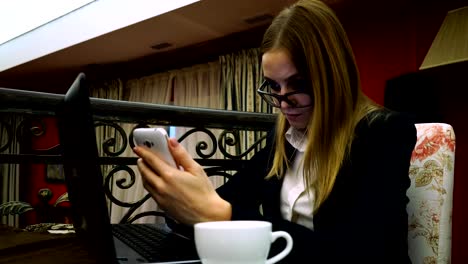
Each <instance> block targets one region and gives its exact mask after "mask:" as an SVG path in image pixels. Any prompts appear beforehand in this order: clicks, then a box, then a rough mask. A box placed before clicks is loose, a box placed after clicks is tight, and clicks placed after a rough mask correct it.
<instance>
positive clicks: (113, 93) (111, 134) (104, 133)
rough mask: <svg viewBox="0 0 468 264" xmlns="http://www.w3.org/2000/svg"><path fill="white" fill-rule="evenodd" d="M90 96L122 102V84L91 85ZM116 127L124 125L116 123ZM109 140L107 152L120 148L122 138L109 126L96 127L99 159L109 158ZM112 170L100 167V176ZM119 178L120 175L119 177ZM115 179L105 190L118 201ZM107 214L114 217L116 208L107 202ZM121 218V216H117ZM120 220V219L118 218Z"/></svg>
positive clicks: (108, 82) (114, 81) (108, 166)
mask: <svg viewBox="0 0 468 264" xmlns="http://www.w3.org/2000/svg"><path fill="white" fill-rule="evenodd" d="M91 96H92V97H97V98H103V99H112V100H122V99H123V82H122V80H120V79H115V80H107V81H103V82H101V83H93V84H92V85H91ZM117 125H120V126H122V125H125V124H122V123H118V124H117ZM109 139H115V144H113V145H110V146H108V148H107V152H115V151H117V150H118V149H120V148H121V147H122V138H121V135H119V134H118V132H117V131H116V130H115V129H114V128H112V127H110V126H105V125H102V126H97V127H96V143H97V146H98V153H99V156H100V157H109V156H111V155H110V154H108V153H107V152H106V149H105V148H106V144H105V142H106V141H107V140H109ZM113 168H114V166H113V165H101V171H102V176H103V177H104V178H105V177H107V176H108V174H109V173H110V172H111V170H112V169H113ZM119 176H120V175H119ZM116 179H117V178H116V177H114V178H113V180H112V181H111V182H112V186H111V187H108V186H106V187H105V188H111V190H112V194H113V195H114V196H116V197H117V198H118V199H120V192H119V188H118V187H117V186H116V184H115V183H116ZM108 208H109V214H110V216H111V218H112V217H113V216H114V215H115V213H114V211H115V210H116V209H115V208H116V206H114V204H113V203H111V202H110V201H108ZM119 216H120V217H121V215H119ZM119 219H120V218H119Z"/></svg>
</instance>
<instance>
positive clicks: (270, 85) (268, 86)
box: [264, 80, 281, 93]
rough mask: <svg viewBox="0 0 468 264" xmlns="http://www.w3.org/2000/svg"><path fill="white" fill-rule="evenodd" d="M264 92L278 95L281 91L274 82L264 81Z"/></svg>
mask: <svg viewBox="0 0 468 264" xmlns="http://www.w3.org/2000/svg"><path fill="white" fill-rule="evenodd" d="M264 91H265V92H268V93H271V92H276V93H279V92H280V91H281V86H280V85H279V84H277V83H276V82H274V81H271V80H266V81H265V90H264Z"/></svg>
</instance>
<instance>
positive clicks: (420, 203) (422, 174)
mask: <svg viewBox="0 0 468 264" xmlns="http://www.w3.org/2000/svg"><path fill="white" fill-rule="evenodd" d="M416 129H417V142H416V146H415V148H414V151H413V154H412V157H411V165H410V170H409V176H410V178H411V186H410V188H409V189H408V192H407V195H408V198H409V200H410V202H409V204H408V206H407V212H408V225H409V226H408V251H409V256H410V259H411V261H412V263H415V264H418V263H424V264H426V263H431V264H432V263H434V264H435V263H437V264H440V263H450V258H451V237H452V196H453V174H454V164H455V162H454V159H455V134H454V131H453V128H452V127H451V126H450V125H448V124H442V123H424V124H416Z"/></svg>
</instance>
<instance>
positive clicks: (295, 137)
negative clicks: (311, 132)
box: [286, 127, 307, 152]
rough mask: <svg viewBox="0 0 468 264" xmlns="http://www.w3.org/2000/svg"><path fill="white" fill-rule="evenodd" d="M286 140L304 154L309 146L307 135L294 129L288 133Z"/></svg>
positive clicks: (290, 129) (290, 128)
mask: <svg viewBox="0 0 468 264" xmlns="http://www.w3.org/2000/svg"><path fill="white" fill-rule="evenodd" d="M286 140H287V141H288V142H289V144H291V146H293V147H294V148H295V149H297V150H298V151H300V152H304V151H305V149H306V146H307V135H305V134H304V132H301V131H298V130H297V129H295V128H293V127H289V129H288V131H286Z"/></svg>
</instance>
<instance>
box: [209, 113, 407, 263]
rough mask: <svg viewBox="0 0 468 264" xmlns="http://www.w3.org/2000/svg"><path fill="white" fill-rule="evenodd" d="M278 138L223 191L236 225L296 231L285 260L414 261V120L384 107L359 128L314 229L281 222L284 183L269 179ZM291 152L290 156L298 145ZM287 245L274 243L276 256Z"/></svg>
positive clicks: (315, 216)
mask: <svg viewBox="0 0 468 264" xmlns="http://www.w3.org/2000/svg"><path fill="white" fill-rule="evenodd" d="M371 115H373V117H375V118H374V119H373V121H372V122H370V120H371V118H370V117H371ZM273 137H274V136H273V135H270V136H269V140H268V143H267V146H266V147H265V148H264V149H263V150H262V151H260V152H259V153H257V154H256V155H255V156H254V157H253V158H252V159H251V162H250V163H249V166H248V167H247V168H246V169H244V170H242V171H241V172H239V173H237V174H236V175H235V176H234V177H232V179H231V180H230V181H228V182H227V183H226V184H224V185H223V186H221V187H220V188H218V190H217V191H218V193H219V194H220V196H221V197H222V198H224V199H226V200H227V201H229V202H230V203H231V205H232V220H266V221H270V222H271V223H272V224H273V230H284V231H287V232H288V233H289V234H291V236H292V237H293V240H294V246H293V250H292V251H291V253H290V254H289V255H288V257H286V258H285V259H284V260H283V262H281V263H309V262H310V263H314V264H315V263H410V260H409V258H408V246H407V230H408V216H407V213H406V204H407V203H408V198H407V196H406V190H407V189H408V187H409V185H410V179H409V176H408V170H409V165H410V158H411V153H412V150H413V148H414V146H415V144H416V128H415V126H414V124H413V123H412V122H410V121H409V120H408V119H406V118H405V117H403V116H402V115H400V114H396V113H392V112H389V111H387V110H380V111H377V112H374V113H373V114H370V116H368V117H366V118H364V119H363V120H362V121H361V122H360V123H359V124H358V126H357V127H356V131H355V138H354V141H353V143H352V147H351V153H350V155H349V158H348V159H346V160H345V161H344V163H343V165H342V168H341V169H340V171H339V173H338V175H337V178H336V182H335V185H334V187H333V190H332V192H331V193H330V196H329V197H328V199H327V200H326V201H325V202H324V203H323V205H322V206H321V207H320V208H319V210H318V211H317V212H316V213H315V214H314V220H313V221H314V230H313V231H312V230H310V229H308V228H306V227H304V226H301V225H299V224H295V223H292V222H290V221H287V220H283V218H282V216H281V212H280V190H281V185H282V181H281V180H278V179H277V178H276V177H273V178H271V179H269V180H265V179H264V177H265V175H266V174H267V172H268V171H269V169H270V165H271V162H272V159H273V153H274V147H273ZM286 147H287V149H288V151H289V152H290V153H292V150H293V148H292V146H291V145H289V144H288V145H287V146H286ZM290 157H291V158H293V155H291V156H290ZM260 205H261V206H262V208H263V215H262V214H261V213H260V211H259V207H260ZM284 244H285V243H284V241H277V242H275V243H274V244H273V246H272V249H271V252H270V253H275V254H276V253H277V252H278V251H279V250H282V249H283V248H284Z"/></svg>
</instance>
